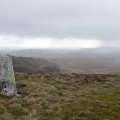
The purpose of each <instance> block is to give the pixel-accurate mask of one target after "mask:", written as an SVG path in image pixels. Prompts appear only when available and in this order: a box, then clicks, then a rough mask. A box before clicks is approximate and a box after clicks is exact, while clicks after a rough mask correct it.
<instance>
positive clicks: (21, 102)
mask: <svg viewBox="0 0 120 120" xmlns="http://www.w3.org/2000/svg"><path fill="white" fill-rule="evenodd" d="M16 82H17V86H18V92H19V93H20V94H22V97H19V98H16V97H12V98H10V97H5V96H0V120H120V76H119V75H80V74H64V75H63V74H54V75H36V74H20V73H19V74H16Z"/></svg>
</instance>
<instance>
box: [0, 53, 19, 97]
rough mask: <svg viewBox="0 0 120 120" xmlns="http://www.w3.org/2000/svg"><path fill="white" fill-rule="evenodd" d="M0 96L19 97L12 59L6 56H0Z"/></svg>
mask: <svg viewBox="0 0 120 120" xmlns="http://www.w3.org/2000/svg"><path fill="white" fill-rule="evenodd" d="M0 94H2V95H6V96H15V95H17V88H16V82H15V76H14V70H13V64H12V58H11V56H10V55H6V54H0Z"/></svg>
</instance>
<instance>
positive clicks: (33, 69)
mask: <svg viewBox="0 0 120 120" xmlns="http://www.w3.org/2000/svg"><path fill="white" fill-rule="evenodd" d="M12 59H13V66H14V70H15V72H25V73H42V74H45V73H60V70H59V68H58V66H57V65H56V64H53V63H52V62H49V61H47V60H43V59H37V58H27V57H12Z"/></svg>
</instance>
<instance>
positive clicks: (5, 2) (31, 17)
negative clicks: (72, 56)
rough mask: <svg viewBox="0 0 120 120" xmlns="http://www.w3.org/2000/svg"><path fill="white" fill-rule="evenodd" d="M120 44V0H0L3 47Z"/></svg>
mask: <svg viewBox="0 0 120 120" xmlns="http://www.w3.org/2000/svg"><path fill="white" fill-rule="evenodd" d="M119 45H120V0H0V47H1V48H17V47H19V48H96V47H119Z"/></svg>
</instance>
